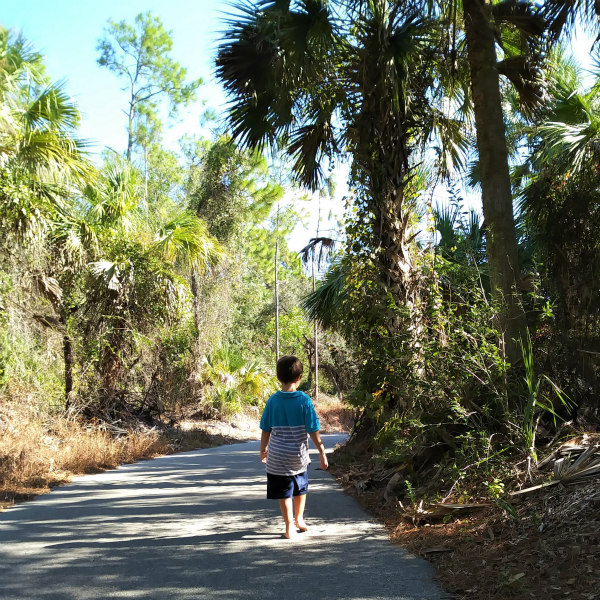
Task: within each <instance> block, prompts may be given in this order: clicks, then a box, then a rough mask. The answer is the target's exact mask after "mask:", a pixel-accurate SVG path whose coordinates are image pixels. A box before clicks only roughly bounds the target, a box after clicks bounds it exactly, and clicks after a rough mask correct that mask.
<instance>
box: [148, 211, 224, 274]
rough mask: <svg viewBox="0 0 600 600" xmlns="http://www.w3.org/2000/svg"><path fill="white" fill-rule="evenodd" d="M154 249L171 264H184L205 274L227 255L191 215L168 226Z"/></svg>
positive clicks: (199, 220) (156, 240)
mask: <svg viewBox="0 0 600 600" xmlns="http://www.w3.org/2000/svg"><path fill="white" fill-rule="evenodd" d="M154 248H155V249H156V250H157V251H158V252H160V253H161V254H162V255H163V256H164V257H165V258H166V259H167V260H168V261H169V262H171V263H184V264H186V265H190V266H196V267H198V268H200V269H201V270H205V269H207V268H209V267H211V266H214V265H216V264H217V263H218V262H219V261H220V260H222V259H223V257H224V255H225V253H224V250H223V248H222V247H221V246H220V244H219V243H218V242H217V241H216V240H215V239H214V238H213V237H211V236H210V234H209V233H208V228H207V227H206V224H205V223H204V221H202V219H200V218H198V217H197V216H196V215H194V214H192V213H188V212H184V213H181V214H179V215H177V216H176V217H174V218H173V219H171V220H170V221H169V222H168V223H165V224H164V225H163V226H162V227H161V228H160V230H159V231H158V232H157V234H156V236H155V238H154Z"/></svg>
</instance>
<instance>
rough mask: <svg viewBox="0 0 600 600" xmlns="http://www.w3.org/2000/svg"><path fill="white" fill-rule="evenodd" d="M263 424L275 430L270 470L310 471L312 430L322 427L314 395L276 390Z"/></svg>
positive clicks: (275, 472) (284, 472)
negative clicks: (310, 435) (309, 435)
mask: <svg viewBox="0 0 600 600" xmlns="http://www.w3.org/2000/svg"><path fill="white" fill-rule="evenodd" d="M260 428H261V429H262V430H263V431H267V432H270V433H271V437H270V438H269V451H268V453H267V473H271V474H272V475H296V474H298V473H303V472H304V471H306V467H308V464H309V463H310V459H309V457H308V434H309V433H313V432H314V431H318V430H319V429H320V425H319V419H318V418H317V414H316V413H315V409H314V406H313V404H312V402H311V399H310V398H309V397H308V396H307V395H306V394H305V393H304V392H298V391H296V392H282V391H279V392H276V393H275V394H273V395H272V396H271V397H270V398H269V399H268V400H267V404H266V406H265V410H264V411H263V414H262V417H261V419H260Z"/></svg>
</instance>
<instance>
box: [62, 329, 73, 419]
mask: <svg viewBox="0 0 600 600" xmlns="http://www.w3.org/2000/svg"><path fill="white" fill-rule="evenodd" d="M63 357H64V361H65V408H67V409H68V408H69V406H70V399H71V392H72V391H73V344H72V342H71V338H70V337H69V334H67V333H65V334H64V335H63Z"/></svg>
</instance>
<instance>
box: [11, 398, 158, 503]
mask: <svg viewBox="0 0 600 600" xmlns="http://www.w3.org/2000/svg"><path fill="white" fill-rule="evenodd" d="M168 450H169V448H168V442H167V440H166V439H165V438H164V437H161V436H160V434H159V433H158V432H157V431H154V430H150V431H138V432H131V433H129V434H127V435H125V436H121V437H118V438H115V437H113V436H111V435H110V433H109V432H108V431H107V430H106V429H103V428H102V427H99V426H84V425H82V424H80V423H79V422H77V421H74V420H71V419H68V418H66V417H65V416H60V415H57V414H54V415H50V414H49V413H46V414H44V413H40V411H39V410H38V409H37V408H36V407H34V406H33V405H31V404H29V405H28V404H22V403H18V402H14V401H12V402H7V401H4V402H2V403H1V404H0V502H10V501H11V500H13V499H15V498H18V497H20V496H23V495H29V494H34V493H39V492H41V491H46V490H47V489H48V488H50V487H52V486H53V485H56V484H58V483H61V482H64V481H68V480H69V478H70V477H71V475H77V474H83V473H91V472H95V471H98V470H102V469H107V468H114V467H116V466H117V465H119V464H121V463H126V462H132V461H134V460H137V459H140V458H145V457H150V456H156V455H158V454H164V453H166V452H167V451H168Z"/></svg>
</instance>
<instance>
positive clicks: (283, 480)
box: [267, 470, 308, 500]
mask: <svg viewBox="0 0 600 600" xmlns="http://www.w3.org/2000/svg"><path fill="white" fill-rule="evenodd" d="M307 492H308V470H306V471H304V473H298V474H297V475H273V474H272V473H267V498H269V499H270V500H282V499H283V498H291V497H292V496H303V495H304V494H306V493H307Z"/></svg>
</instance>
